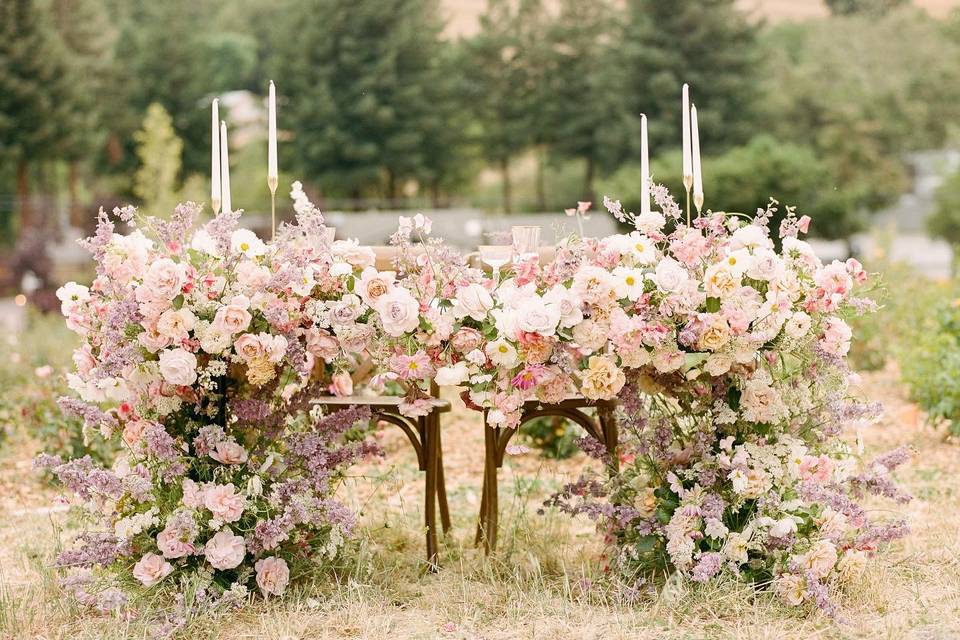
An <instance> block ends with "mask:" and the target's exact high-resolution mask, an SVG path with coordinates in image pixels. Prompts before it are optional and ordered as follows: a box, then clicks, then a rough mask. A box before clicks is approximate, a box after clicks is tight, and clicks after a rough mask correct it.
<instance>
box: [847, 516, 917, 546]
mask: <svg viewBox="0 0 960 640" xmlns="http://www.w3.org/2000/svg"><path fill="white" fill-rule="evenodd" d="M909 533H910V527H909V526H908V525H907V522H906V521H905V520H896V521H894V522H885V523H881V524H870V525H868V526H866V527H864V529H863V530H862V531H861V532H860V533H859V535H857V538H856V540H854V543H853V544H854V546H855V547H856V548H858V549H862V548H866V547H875V546H877V545H880V544H885V543H888V542H892V541H894V540H899V539H900V538H904V537H906V536H907V535H908V534H909Z"/></svg>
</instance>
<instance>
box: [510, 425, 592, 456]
mask: <svg viewBox="0 0 960 640" xmlns="http://www.w3.org/2000/svg"><path fill="white" fill-rule="evenodd" d="M520 433H521V435H523V439H524V442H526V443H528V444H530V445H531V446H533V447H536V448H537V449H539V450H540V455H542V456H543V457H544V458H552V459H554V460H565V459H567V458H569V457H570V456H572V455H574V454H575V453H576V452H577V451H579V450H580V449H579V447H577V438H579V437H580V435H581V431H580V428H579V427H577V426H576V425H575V424H573V423H572V422H569V421H567V420H564V419H563V418H552V417H548V418H536V419H535V420H531V421H530V422H527V423H526V424H524V425H523V427H521V428H520Z"/></svg>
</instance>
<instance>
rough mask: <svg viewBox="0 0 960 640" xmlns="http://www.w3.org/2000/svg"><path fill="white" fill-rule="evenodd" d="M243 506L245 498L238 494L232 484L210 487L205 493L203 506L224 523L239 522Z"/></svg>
mask: <svg viewBox="0 0 960 640" xmlns="http://www.w3.org/2000/svg"><path fill="white" fill-rule="evenodd" d="M243 505H244V500H243V496H242V495H240V494H238V493H237V492H236V489H235V488H234V486H233V483H232V482H231V483H230V484H217V485H213V486H210V487H208V488H207V489H206V490H205V491H204V492H203V506H205V507H206V508H207V509H209V510H210V513H212V514H213V516H214V517H215V518H217V519H218V520H221V521H222V522H235V521H237V520H239V519H240V516H241V515H242V514H243Z"/></svg>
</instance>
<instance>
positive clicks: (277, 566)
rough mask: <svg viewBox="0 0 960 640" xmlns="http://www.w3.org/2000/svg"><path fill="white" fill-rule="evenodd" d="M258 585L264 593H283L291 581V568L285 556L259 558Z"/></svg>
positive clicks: (255, 566) (257, 566) (257, 568)
mask: <svg viewBox="0 0 960 640" xmlns="http://www.w3.org/2000/svg"><path fill="white" fill-rule="evenodd" d="M254 568H255V569H256V570H257V586H258V587H260V591H262V592H263V594H264V595H275V596H279V595H283V592H284V591H285V590H286V588H287V583H288V582H290V569H289V568H288V567H287V563H286V561H284V560H283V558H277V557H270V558H263V559H261V560H257V563H256V564H255V565H254Z"/></svg>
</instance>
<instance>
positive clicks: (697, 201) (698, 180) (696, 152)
mask: <svg viewBox="0 0 960 640" xmlns="http://www.w3.org/2000/svg"><path fill="white" fill-rule="evenodd" d="M690 136H691V148H692V151H693V204H694V206H695V207H696V208H697V213H699V212H700V209H701V208H702V207H703V171H702V170H701V168H700V131H699V128H698V127H697V107H696V105H693V106H691V107H690Z"/></svg>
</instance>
